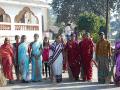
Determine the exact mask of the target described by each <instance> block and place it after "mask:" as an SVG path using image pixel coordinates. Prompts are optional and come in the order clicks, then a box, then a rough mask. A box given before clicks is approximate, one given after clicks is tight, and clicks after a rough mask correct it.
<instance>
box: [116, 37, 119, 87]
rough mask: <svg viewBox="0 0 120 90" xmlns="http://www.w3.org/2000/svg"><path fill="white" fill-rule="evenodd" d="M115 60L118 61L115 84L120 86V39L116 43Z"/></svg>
mask: <svg viewBox="0 0 120 90" xmlns="http://www.w3.org/2000/svg"><path fill="white" fill-rule="evenodd" d="M115 57H116V58H115V61H116V72H115V84H116V86H120V39H119V40H117V41H116V43H115Z"/></svg>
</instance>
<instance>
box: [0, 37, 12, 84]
mask: <svg viewBox="0 0 120 90" xmlns="http://www.w3.org/2000/svg"><path fill="white" fill-rule="evenodd" d="M0 53H1V59H2V62H1V64H2V69H3V73H4V75H5V77H6V78H7V79H9V83H10V84H13V72H12V68H13V58H14V53H13V48H12V46H11V45H10V40H9V39H8V38H7V37H6V38H5V40H4V44H3V45H2V46H1V47H0Z"/></svg>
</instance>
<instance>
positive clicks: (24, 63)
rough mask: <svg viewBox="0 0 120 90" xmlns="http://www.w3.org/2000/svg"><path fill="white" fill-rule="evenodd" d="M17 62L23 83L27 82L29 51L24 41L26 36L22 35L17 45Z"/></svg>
mask: <svg viewBox="0 0 120 90" xmlns="http://www.w3.org/2000/svg"><path fill="white" fill-rule="evenodd" d="M18 63H19V67H20V72H21V78H22V82H23V83H28V82H29V80H30V78H29V53H28V45H27V43H26V36H25V35H22V37H21V42H20V45H19V46H18Z"/></svg>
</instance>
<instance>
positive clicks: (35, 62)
mask: <svg viewBox="0 0 120 90" xmlns="http://www.w3.org/2000/svg"><path fill="white" fill-rule="evenodd" d="M30 52H31V60H32V81H33V82H37V81H42V60H41V55H42V44H41V43H40V42H39V35H38V34H34V41H33V42H32V43H31V44H30Z"/></svg>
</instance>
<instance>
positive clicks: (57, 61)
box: [48, 42, 63, 83]
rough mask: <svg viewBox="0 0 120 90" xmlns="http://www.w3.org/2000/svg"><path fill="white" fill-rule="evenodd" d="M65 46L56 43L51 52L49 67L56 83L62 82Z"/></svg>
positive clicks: (51, 47)
mask: <svg viewBox="0 0 120 90" xmlns="http://www.w3.org/2000/svg"><path fill="white" fill-rule="evenodd" d="M62 51H63V44H62V43H57V42H54V43H53V44H52V45H51V46H50V52H49V56H50V57H49V62H48V65H50V66H51V69H52V72H51V73H53V76H54V77H55V78H56V82H58V83H59V82H61V81H62V67H63V54H62Z"/></svg>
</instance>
